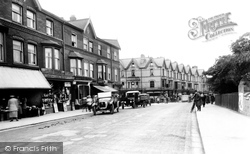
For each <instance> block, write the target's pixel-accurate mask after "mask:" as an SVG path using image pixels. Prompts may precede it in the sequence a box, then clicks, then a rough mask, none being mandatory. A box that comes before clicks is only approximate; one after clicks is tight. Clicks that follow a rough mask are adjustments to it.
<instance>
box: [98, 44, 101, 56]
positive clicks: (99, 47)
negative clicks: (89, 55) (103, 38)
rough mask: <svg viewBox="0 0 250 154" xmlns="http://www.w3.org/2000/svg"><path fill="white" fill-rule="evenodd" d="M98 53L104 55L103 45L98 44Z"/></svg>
mask: <svg viewBox="0 0 250 154" xmlns="http://www.w3.org/2000/svg"><path fill="white" fill-rule="evenodd" d="M98 55H102V46H101V45H98Z"/></svg>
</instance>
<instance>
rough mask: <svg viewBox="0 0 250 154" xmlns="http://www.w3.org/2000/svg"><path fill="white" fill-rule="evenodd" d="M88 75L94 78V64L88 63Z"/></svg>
mask: <svg viewBox="0 0 250 154" xmlns="http://www.w3.org/2000/svg"><path fill="white" fill-rule="evenodd" d="M89 77H91V78H94V65H93V64H89Z"/></svg>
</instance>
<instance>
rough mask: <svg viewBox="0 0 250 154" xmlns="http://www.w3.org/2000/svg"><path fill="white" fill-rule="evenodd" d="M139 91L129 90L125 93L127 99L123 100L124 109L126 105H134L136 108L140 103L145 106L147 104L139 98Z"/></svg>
mask: <svg viewBox="0 0 250 154" xmlns="http://www.w3.org/2000/svg"><path fill="white" fill-rule="evenodd" d="M139 95H140V92H139V91H127V92H126V93H125V98H126V100H125V101H123V102H122V109H124V107H125V106H132V107H133V108H136V107H137V106H138V105H140V106H143V107H145V106H146V104H144V105H145V106H144V105H143V102H141V101H140V100H139Z"/></svg>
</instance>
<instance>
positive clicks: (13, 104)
mask: <svg viewBox="0 0 250 154" xmlns="http://www.w3.org/2000/svg"><path fill="white" fill-rule="evenodd" d="M18 106H19V104H18V99H16V98H15V96H14V95H10V99H9V101H8V109H9V118H10V122H11V121H13V119H16V121H18Z"/></svg>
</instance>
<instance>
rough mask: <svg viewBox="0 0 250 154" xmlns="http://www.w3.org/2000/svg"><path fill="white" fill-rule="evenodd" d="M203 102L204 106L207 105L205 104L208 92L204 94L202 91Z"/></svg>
mask: <svg viewBox="0 0 250 154" xmlns="http://www.w3.org/2000/svg"><path fill="white" fill-rule="evenodd" d="M201 103H202V106H203V107H205V104H206V94H204V93H201Z"/></svg>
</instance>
